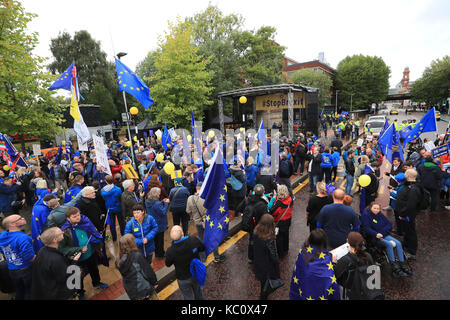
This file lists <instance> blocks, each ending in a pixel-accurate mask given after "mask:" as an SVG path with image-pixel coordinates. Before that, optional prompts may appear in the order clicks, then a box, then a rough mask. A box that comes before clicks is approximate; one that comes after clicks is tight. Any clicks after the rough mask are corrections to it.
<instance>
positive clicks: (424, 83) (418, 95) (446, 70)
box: [410, 56, 450, 106]
mask: <svg viewBox="0 0 450 320" xmlns="http://www.w3.org/2000/svg"><path fill="white" fill-rule="evenodd" d="M449 88H450V57H449V56H445V57H443V58H442V59H441V60H439V59H437V60H433V61H432V62H431V65H430V66H429V67H427V68H426V69H425V70H424V72H423V74H422V77H420V78H419V79H418V80H416V81H415V82H414V84H413V86H412V88H411V91H410V92H411V98H412V100H413V101H416V102H425V103H426V104H427V105H430V106H433V105H436V104H440V103H443V102H445V101H446V100H447V96H448V90H449Z"/></svg>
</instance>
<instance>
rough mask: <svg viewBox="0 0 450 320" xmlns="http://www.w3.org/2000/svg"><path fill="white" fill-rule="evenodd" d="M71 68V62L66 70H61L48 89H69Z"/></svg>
mask: <svg viewBox="0 0 450 320" xmlns="http://www.w3.org/2000/svg"><path fill="white" fill-rule="evenodd" d="M72 70H73V63H72V64H71V65H70V66H69V67H68V68H67V70H66V71H64V72H63V74H62V75H61V76H60V77H59V78H58V80H56V81H55V82H54V83H53V84H52V85H51V86H50V88H48V90H50V91H53V90H56V89H64V90H68V91H71V84H72Z"/></svg>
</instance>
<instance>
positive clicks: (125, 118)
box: [122, 112, 130, 122]
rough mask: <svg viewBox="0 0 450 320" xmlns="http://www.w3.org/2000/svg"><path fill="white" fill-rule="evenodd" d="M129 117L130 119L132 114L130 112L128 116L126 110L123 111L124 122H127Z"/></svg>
mask: <svg viewBox="0 0 450 320" xmlns="http://www.w3.org/2000/svg"><path fill="white" fill-rule="evenodd" d="M128 119H130V115H129V114H128V117H127V113H126V112H123V113H122V121H123V122H127V121H128Z"/></svg>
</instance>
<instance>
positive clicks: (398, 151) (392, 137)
mask: <svg viewBox="0 0 450 320" xmlns="http://www.w3.org/2000/svg"><path fill="white" fill-rule="evenodd" d="M378 145H379V146H380V148H381V151H382V152H383V154H384V155H385V156H386V159H387V160H388V161H389V162H390V163H392V161H393V160H394V158H397V157H398V158H400V159H402V161H404V160H405V159H404V155H403V148H402V145H401V143H400V134H399V132H398V131H397V130H396V129H395V125H394V124H393V123H392V124H391V125H390V126H389V128H387V130H386V131H385V132H384V134H383V136H381V137H380V138H379V139H378Z"/></svg>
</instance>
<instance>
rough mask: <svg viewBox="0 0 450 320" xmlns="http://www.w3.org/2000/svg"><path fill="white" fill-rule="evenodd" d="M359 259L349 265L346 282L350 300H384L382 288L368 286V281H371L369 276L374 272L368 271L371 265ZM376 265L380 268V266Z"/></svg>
mask: <svg viewBox="0 0 450 320" xmlns="http://www.w3.org/2000/svg"><path fill="white" fill-rule="evenodd" d="M358 260H359V261H358V262H356V261H352V263H351V265H350V267H349V271H348V277H347V280H346V281H345V284H344V287H345V288H346V290H347V291H346V292H347V296H348V298H349V299H350V300H384V295H383V291H381V288H379V289H378V288H369V287H368V282H370V280H369V277H371V276H372V274H370V273H368V270H367V268H368V267H369V266H366V265H365V264H364V263H361V262H362V261H360V259H359V258H358ZM375 267H376V268H379V267H378V266H375ZM379 272H380V271H379ZM368 280H369V281H368Z"/></svg>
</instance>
